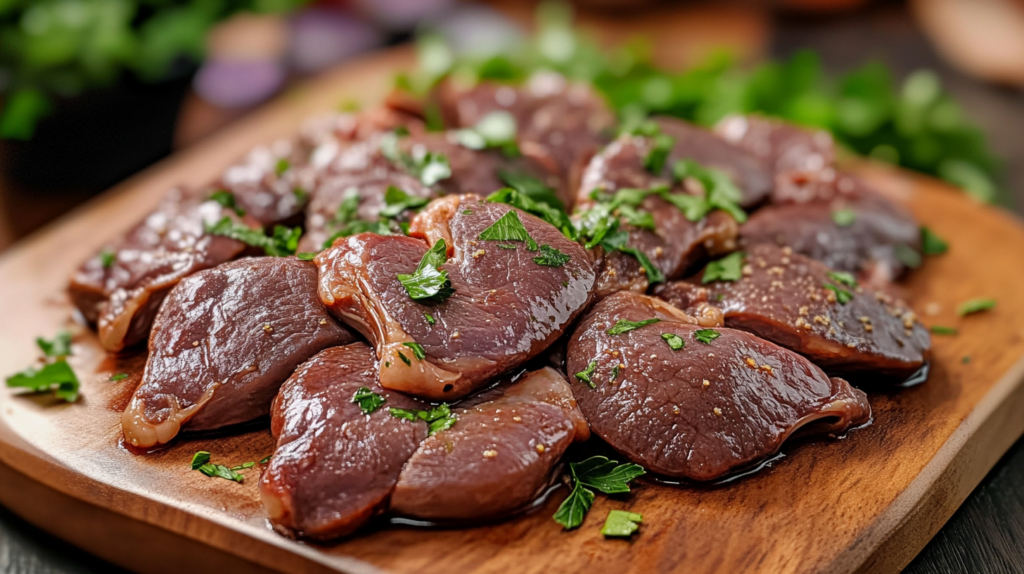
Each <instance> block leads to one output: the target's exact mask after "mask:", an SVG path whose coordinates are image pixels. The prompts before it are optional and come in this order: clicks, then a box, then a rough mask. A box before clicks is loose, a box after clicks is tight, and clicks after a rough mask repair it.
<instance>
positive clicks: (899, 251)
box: [892, 243, 921, 269]
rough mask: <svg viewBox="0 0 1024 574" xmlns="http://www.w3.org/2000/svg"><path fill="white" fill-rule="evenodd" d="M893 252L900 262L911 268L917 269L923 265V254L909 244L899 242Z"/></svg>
mask: <svg viewBox="0 0 1024 574" xmlns="http://www.w3.org/2000/svg"><path fill="white" fill-rule="evenodd" d="M892 254H893V256H894V257H896V259H897V260H898V261H899V262H900V263H903V264H904V265H906V266H907V267H909V268H911V269H917V268H918V267H920V266H921V254H920V253H918V252H917V251H916V250H914V248H913V247H910V246H909V245H904V244H902V243H899V244H897V245H896V246H895V247H893V250H892Z"/></svg>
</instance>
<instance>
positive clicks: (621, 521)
mask: <svg viewBox="0 0 1024 574" xmlns="http://www.w3.org/2000/svg"><path fill="white" fill-rule="evenodd" d="M643 519H644V517H643V515H640V514H636V513H635V512H627V511H625V510H611V511H609V512H608V518H607V519H605V521H604V526H603V527H602V528H601V534H603V535H605V536H608V537H612V536H615V537H621V538H629V537H630V536H632V535H633V533H634V532H636V531H637V530H638V529H639V528H640V526H639V525H640V523H642V522H643Z"/></svg>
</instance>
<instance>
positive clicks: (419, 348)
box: [402, 341, 427, 361]
mask: <svg viewBox="0 0 1024 574" xmlns="http://www.w3.org/2000/svg"><path fill="white" fill-rule="evenodd" d="M402 346H403V347H409V348H410V349H412V354H413V356H414V357H416V358H417V359H419V360H420V361H422V360H423V359H426V358H427V352H426V351H424V350H423V345H420V344H419V343H417V342H415V341H408V342H405V343H402Z"/></svg>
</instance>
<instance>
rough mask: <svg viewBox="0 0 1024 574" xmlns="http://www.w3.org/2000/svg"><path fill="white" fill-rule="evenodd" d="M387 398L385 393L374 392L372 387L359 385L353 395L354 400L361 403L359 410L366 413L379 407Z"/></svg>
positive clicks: (358, 403)
mask: <svg viewBox="0 0 1024 574" xmlns="http://www.w3.org/2000/svg"><path fill="white" fill-rule="evenodd" d="M386 400H387V399H385V398H384V396H383V395H378V394H377V393H375V392H373V390H372V389H370V387H359V388H358V389H356V392H355V394H354V395H352V402H353V403H355V404H357V405H359V410H361V411H363V414H364V415H368V414H370V413H372V412H373V411H375V410H377V409H379V408H380V407H381V405H383V404H384V402H385V401H386Z"/></svg>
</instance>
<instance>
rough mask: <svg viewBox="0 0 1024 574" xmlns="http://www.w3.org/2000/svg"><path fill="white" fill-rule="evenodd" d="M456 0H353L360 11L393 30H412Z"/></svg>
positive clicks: (353, 3)
mask: <svg viewBox="0 0 1024 574" xmlns="http://www.w3.org/2000/svg"><path fill="white" fill-rule="evenodd" d="M454 3H455V1H454V0H352V5H353V6H355V7H356V8H357V10H359V12H361V13H363V14H366V16H367V17H369V18H370V19H371V20H373V21H374V22H376V23H378V24H380V25H381V26H383V27H385V28H387V29H388V30H393V31H407V30H412V29H413V28H415V27H416V25H417V24H418V23H419V22H420V21H421V20H425V19H427V18H429V17H431V16H433V15H435V14H438V13H440V12H442V11H444V10H446V9H448V8H449V7H450V6H451V5H452V4H454Z"/></svg>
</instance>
